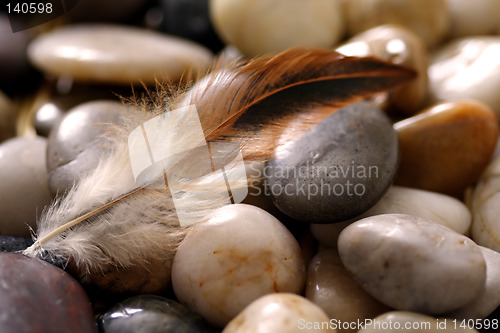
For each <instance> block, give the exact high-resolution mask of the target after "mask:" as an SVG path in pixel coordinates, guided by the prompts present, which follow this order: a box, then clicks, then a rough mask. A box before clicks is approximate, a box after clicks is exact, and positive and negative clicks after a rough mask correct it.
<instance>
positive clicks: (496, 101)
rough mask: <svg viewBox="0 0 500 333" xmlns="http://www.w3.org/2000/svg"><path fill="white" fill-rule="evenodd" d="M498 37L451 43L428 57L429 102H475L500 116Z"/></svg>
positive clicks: (461, 40)
mask: <svg viewBox="0 0 500 333" xmlns="http://www.w3.org/2000/svg"><path fill="white" fill-rule="evenodd" d="M499 52H500V37H494V36H489V37H486V36H483V37H473V38H472V37H471V38H464V39H458V40H454V41H451V42H450V43H448V44H446V45H445V46H443V47H441V48H440V49H439V50H438V51H437V52H436V53H435V54H434V55H433V57H432V58H431V64H430V66H429V71H428V73H429V95H430V98H431V100H432V101H434V102H436V101H449V100H461V99H475V100H478V101H481V102H483V103H485V104H487V105H488V106H489V107H491V108H492V109H493V110H494V111H495V113H496V114H497V116H498V115H500V94H499V93H498V91H499V90H500V57H498V54H499Z"/></svg>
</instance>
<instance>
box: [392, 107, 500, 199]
mask: <svg viewBox="0 0 500 333" xmlns="http://www.w3.org/2000/svg"><path fill="white" fill-rule="evenodd" d="M497 123H498V122H497V118H496V116H495V114H494V113H493V111H492V110H491V109H490V108H489V107H488V106H487V105H485V104H483V103H480V102H475V101H456V102H449V103H442V104H437V105H434V106H431V107H429V108H427V109H425V110H423V111H422V112H421V113H419V114H418V115H416V116H413V117H411V118H408V119H405V120H403V121H400V122H398V123H396V124H395V125H394V129H395V130H396V132H397V133H398V136H399V144H400V147H401V164H400V166H399V171H398V177H397V178H396V184H398V185H403V186H409V187H416V188H420V189H424V190H429V191H435V192H441V193H445V194H450V195H461V194H462V193H463V191H464V190H465V189H466V188H467V186H470V185H472V184H473V183H475V182H476V181H477V180H478V178H479V176H480V175H481V173H482V172H483V171H484V169H485V168H486V166H487V164H488V162H489V160H490V158H491V156H492V154H493V151H494V149H495V145H496V142H497V138H498V124H497Z"/></svg>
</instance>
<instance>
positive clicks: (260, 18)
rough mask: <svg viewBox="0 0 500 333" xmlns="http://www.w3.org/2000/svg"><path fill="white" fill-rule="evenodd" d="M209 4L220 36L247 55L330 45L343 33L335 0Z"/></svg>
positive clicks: (221, 0) (240, 0)
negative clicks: (297, 47) (296, 47)
mask: <svg viewBox="0 0 500 333" xmlns="http://www.w3.org/2000/svg"><path fill="white" fill-rule="evenodd" d="M209 5H210V17H211V20H212V22H213V24H214V27H215V30H216V31H217V33H218V34H219V36H220V37H221V39H223V40H224V41H225V42H226V43H228V44H232V45H234V46H236V47H237V48H238V49H239V50H240V51H242V52H243V53H244V54H245V55H246V56H248V57H254V56H257V55H262V54H266V53H278V52H280V51H285V50H286V49H288V48H291V47H294V46H302V47H321V48H330V47H333V45H335V43H337V42H338V41H339V40H340V39H341V38H342V36H343V32H344V22H343V15H342V9H341V6H340V2H339V1H338V0H308V1H302V0H288V1H274V2H269V1H267V0H237V1H234V0H212V1H210V2H209Z"/></svg>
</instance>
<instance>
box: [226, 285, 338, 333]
mask: <svg viewBox="0 0 500 333" xmlns="http://www.w3.org/2000/svg"><path fill="white" fill-rule="evenodd" d="M256 332H258V333H299V332H307V333H313V332H314V333H326V332H329V333H335V332H336V330H334V329H332V330H330V329H329V318H328V316H327V315H326V314H325V313H324V312H323V310H321V309H320V308H319V307H318V306H317V305H315V304H314V303H312V302H310V301H309V300H307V299H306V298H304V297H302V296H298V295H294V294H287V293H277V294H272V295H267V296H263V297H261V298H259V299H257V300H255V301H254V302H252V303H251V304H250V305H248V306H247V307H246V308H245V309H244V310H243V311H242V312H241V313H240V314H239V315H238V316H237V317H236V318H234V319H233V320H232V321H231V322H230V323H229V324H228V325H227V326H226V328H224V330H223V331H222V333H256Z"/></svg>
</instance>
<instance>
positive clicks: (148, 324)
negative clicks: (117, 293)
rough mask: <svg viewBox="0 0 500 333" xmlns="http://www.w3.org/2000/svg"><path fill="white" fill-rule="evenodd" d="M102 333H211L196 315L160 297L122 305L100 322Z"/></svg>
mask: <svg viewBox="0 0 500 333" xmlns="http://www.w3.org/2000/svg"><path fill="white" fill-rule="evenodd" d="M97 323H98V326H99V329H100V332H101V333H137V332H143V333H156V332H157V333H160V332H169V333H212V332H214V330H213V329H212V328H211V327H210V326H209V325H208V323H207V322H206V321H205V320H204V319H203V318H202V317H201V316H200V315H199V314H197V313H194V312H192V311H191V310H189V309H188V308H187V307H185V306H184V305H182V304H179V303H178V302H175V301H173V300H170V299H166V298H163V297H160V296H153V295H140V296H134V297H132V298H128V299H126V300H124V301H123V302H120V303H118V304H116V305H114V306H113V307H111V309H109V310H108V311H107V312H106V313H104V314H102V315H101V316H100V317H99V319H98V321H97Z"/></svg>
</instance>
